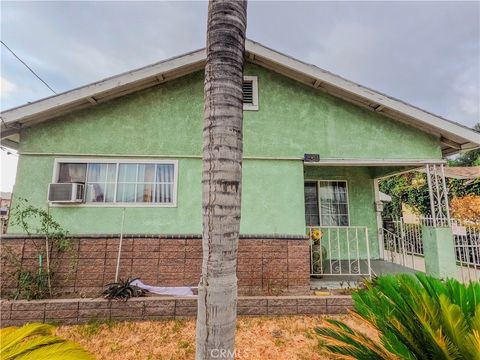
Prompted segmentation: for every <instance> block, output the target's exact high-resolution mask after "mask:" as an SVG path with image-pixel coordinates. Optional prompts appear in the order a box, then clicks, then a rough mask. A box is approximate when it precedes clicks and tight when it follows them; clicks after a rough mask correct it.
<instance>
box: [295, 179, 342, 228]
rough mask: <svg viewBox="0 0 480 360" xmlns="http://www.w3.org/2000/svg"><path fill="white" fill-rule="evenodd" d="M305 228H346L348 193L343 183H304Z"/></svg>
mask: <svg viewBox="0 0 480 360" xmlns="http://www.w3.org/2000/svg"><path fill="white" fill-rule="evenodd" d="M304 188H305V222H306V224H307V226H348V225H349V218H348V193H347V183H346V182H345V181H307V182H305V187H304Z"/></svg>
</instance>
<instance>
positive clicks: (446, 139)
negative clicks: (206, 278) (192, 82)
mask: <svg viewBox="0 0 480 360" xmlns="http://www.w3.org/2000/svg"><path fill="white" fill-rule="evenodd" d="M245 46H246V57H247V59H248V60H249V61H251V62H253V63H256V64H258V65H261V66H265V67H267V68H269V69H271V70H273V71H277V72H279V73H281V74H283V75H284V76H287V77H290V78H293V79H295V80H297V81H299V82H302V83H304V84H307V85H309V86H311V87H313V88H316V89H318V90H320V91H324V92H327V93H329V94H332V95H333V96H336V97H340V98H342V99H344V100H346V101H349V102H351V103H354V104H356V105H359V106H362V107H364V108H367V109H369V110H371V111H374V112H377V113H381V114H383V115H385V116H387V117H389V118H392V119H395V120H397V121H400V122H403V123H406V124H408V125H411V126H414V127H416V128H418V129H420V130H422V131H425V132H427V133H430V134H433V135H435V136H437V137H439V138H440V141H441V143H442V145H443V148H442V153H443V155H449V154H453V153H457V152H461V151H465V150H467V149H473V148H477V147H479V146H480V134H478V133H476V132H475V131H473V130H471V129H469V128H467V127H465V126H463V125H460V124H458V123H455V122H452V121H450V120H447V119H444V118H441V117H439V116H437V115H434V114H431V113H429V112H427V111H425V110H422V109H419V108H417V107H414V106H412V105H409V104H406V103H404V102H402V101H400V100H398V99H394V98H392V97H389V96H387V95H385V94H382V93H379V92H377V91H374V90H371V89H369V88H366V87H363V86H361V85H359V84H356V83H354V82H351V81H349V80H346V79H343V78H342V77H340V76H338V75H335V74H332V73H330V72H328V71H325V70H323V69H320V68H318V67H316V66H314V65H310V64H306V63H304V62H301V61H299V60H296V59H294V58H292V57H289V56H287V55H284V54H281V53H279V52H277V51H275V50H272V49H269V48H267V47H265V46H263V45H261V44H259V43H256V42H254V41H251V40H247V41H246V45H245ZM205 59H206V54H205V49H202V50H197V51H194V52H191V53H188V54H185V55H181V56H178V57H175V58H172V59H168V60H165V61H162V62H159V63H156V64H153V65H149V66H146V67H143V68H140V69H136V70H133V71H129V72H126V73H123V74H120V75H117V76H114V77H111V78H107V79H104V80H101V81H98V82H95V83H93V84H90V85H86V86H83V87H79V88H77V89H73V90H70V91H67V92H65V93H62V94H58V95H55V96H52V97H49V98H45V99H41V100H38V101H35V102H32V103H29V104H26V105H23V106H19V107H16V108H13V109H10V110H6V111H4V112H2V113H1V114H0V116H1V118H2V126H1V130H2V135H1V137H2V138H8V137H9V136H10V135H11V134H15V133H18V132H19V131H20V130H21V128H22V127H26V126H32V125H34V124H37V123H39V122H43V121H46V120H49V119H52V118H54V117H57V116H60V115H63V114H66V113H68V112H71V111H75V110H79V109H82V108H86V107H91V106H95V105H96V104H98V103H100V102H104V101H108V100H111V99H113V98H116V97H119V96H122V95H126V94H129V93H132V92H135V91H138V90H141V89H145V88H148V87H151V86H155V85H158V84H161V83H163V82H166V81H169V80H173V79H176V78H178V77H180V76H184V75H186V74H188V73H191V72H193V71H197V70H201V69H202V68H203V67H204V63H205Z"/></svg>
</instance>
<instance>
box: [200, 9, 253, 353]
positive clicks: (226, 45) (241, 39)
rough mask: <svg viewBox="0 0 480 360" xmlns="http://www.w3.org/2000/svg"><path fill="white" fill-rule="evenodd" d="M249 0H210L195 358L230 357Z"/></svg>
mask: <svg viewBox="0 0 480 360" xmlns="http://www.w3.org/2000/svg"><path fill="white" fill-rule="evenodd" d="M246 21H247V1H231V0H210V3H209V7H208V27H207V62H206V65H205V108H204V128H203V176H202V184H203V203H202V205H203V240H202V245H203V264H202V276H201V279H200V283H199V289H198V315H197V350H196V359H201V360H203V359H233V357H234V352H233V351H234V345H235V326H236V317H237V274H236V270H237V247H238V234H239V230H240V194H241V178H242V150H243V142H242V127H243V90H242V84H243V63H244V53H245V30H246Z"/></svg>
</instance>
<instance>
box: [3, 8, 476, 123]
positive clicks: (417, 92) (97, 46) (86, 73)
mask: <svg viewBox="0 0 480 360" xmlns="http://www.w3.org/2000/svg"><path fill="white" fill-rule="evenodd" d="M207 6H208V4H207V2H44V3H37V2H29V3H24V2H4V3H2V19H1V20H2V21H1V30H2V40H4V41H6V42H7V44H9V46H10V47H11V48H12V49H14V50H15V51H16V52H17V53H18V54H19V55H20V56H21V57H22V58H23V59H24V60H25V61H27V63H28V64H30V65H31V66H32V68H34V70H35V71H36V72H37V73H38V74H39V75H40V76H42V78H44V79H45V80H46V81H47V82H48V83H49V84H50V85H51V86H52V87H53V88H54V89H55V90H57V91H65V90H68V89H71V88H73V87H76V86H81V85H84V84H87V83H90V82H93V81H97V80H100V79H102V78H105V77H108V76H112V75H115V74H117V73H120V72H124V71H128V70H131V69H134V68H137V67H140V66H144V65H147V64H150V63H154V62H157V61H160V60H162V59H165V58H168V57H172V56H176V55H179V54H182V53H185V52H188V51H191V50H194V49H198V48H201V47H203V46H204V44H205V30H206V22H207V20H206V19H207ZM479 18H480V3H478V2H280V1H278V2H262V1H251V2H250V3H249V8H248V26H247V27H248V28H247V34H248V37H250V38H251V39H253V40H256V41H259V42H261V43H263V44H265V45H267V46H268V47H271V48H273V49H276V50H279V51H281V52H284V53H286V54H288V55H291V56H293V57H295V58H298V59H300V60H304V61H307V62H311V63H314V64H315V65H317V66H320V67H322V68H325V69H326V70H329V71H331V72H334V73H337V74H339V75H341V76H344V77H346V78H348V79H351V80H353V81H355V82H358V83H360V84H362V85H365V86H368V87H371V88H373V89H376V90H379V91H382V92H384V93H386V94H389V95H391V96H394V97H397V98H400V99H402V100H405V101H407V102H409V103H411V104H413V105H416V106H419V107H422V108H424V109H426V110H428V111H431V112H433V113H437V114H439V115H442V116H445V117H447V118H452V120H456V121H458V122H461V123H464V124H467V125H469V126H470V125H472V124H473V123H475V122H476V121H478V118H479V116H480V114H479V109H478V103H479V100H478V98H479V89H478V82H480V79H479V77H478V68H479V67H480V65H479V60H478V59H479V58H480V45H479V44H480V35H479V34H480V22H479ZM24 24H28V26H24ZM472 59H475V60H472ZM1 67H2V76H4V77H5V78H8V80H9V81H10V82H12V83H14V84H15V85H16V86H17V90H16V91H14V92H10V93H7V94H5V95H4V94H2V104H1V106H2V109H6V108H9V107H12V106H17V105H20V104H22V103H25V102H27V101H33V100H36V99H39V98H42V97H45V96H49V95H51V92H50V91H49V90H48V89H47V88H46V87H45V86H44V85H43V84H41V83H40V82H39V81H38V79H35V78H34V77H33V75H32V74H30V73H29V72H28V70H26V69H25V68H24V67H23V65H21V64H19V63H18V61H17V60H15V59H13V58H12V56H11V55H10V54H8V53H5V52H4V50H3V49H2V61H1Z"/></svg>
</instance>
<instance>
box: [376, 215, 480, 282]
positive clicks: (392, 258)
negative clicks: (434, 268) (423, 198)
mask: <svg viewBox="0 0 480 360" xmlns="http://www.w3.org/2000/svg"><path fill="white" fill-rule="evenodd" d="M433 223H434V221H433V219H432V218H422V219H421V220H420V221H419V222H418V223H406V222H405V221H404V219H403V218H400V219H399V220H395V221H384V228H383V250H384V251H383V252H384V260H385V261H389V262H392V263H395V264H399V265H402V266H405V267H408V268H411V269H414V270H418V271H423V272H424V271H425V261H424V258H423V255H424V253H423V241H422V225H428V226H432V225H433ZM450 226H451V227H452V232H453V239H452V240H453V241H454V248H455V257H456V260H457V268H458V276H457V278H458V280H460V281H462V282H469V281H479V280H480V224H462V223H461V222H459V221H457V220H453V219H452V220H450Z"/></svg>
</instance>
